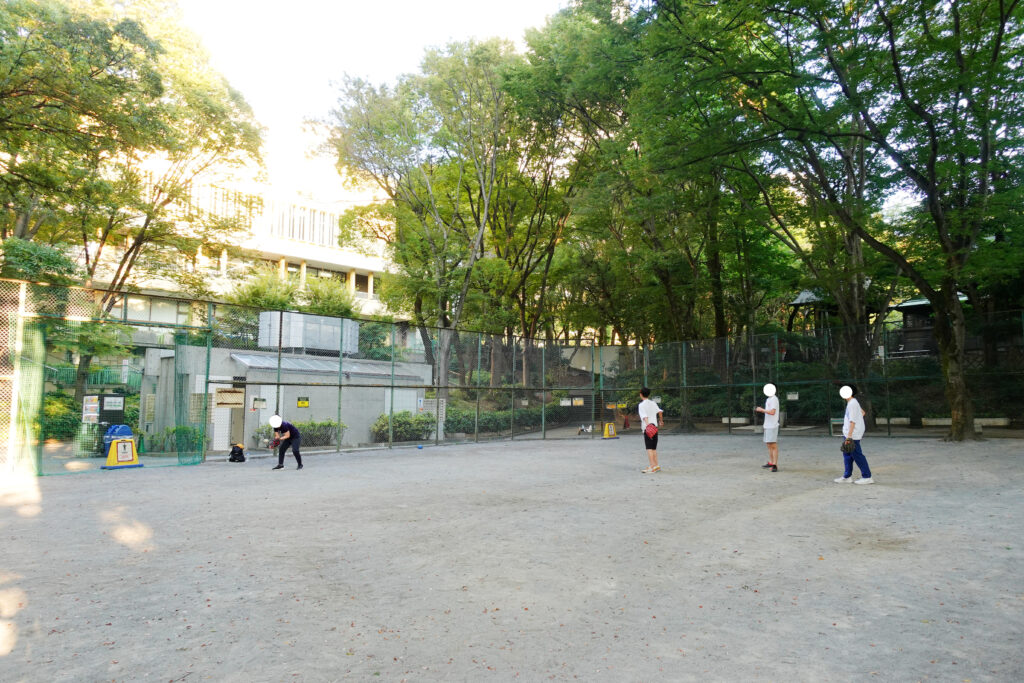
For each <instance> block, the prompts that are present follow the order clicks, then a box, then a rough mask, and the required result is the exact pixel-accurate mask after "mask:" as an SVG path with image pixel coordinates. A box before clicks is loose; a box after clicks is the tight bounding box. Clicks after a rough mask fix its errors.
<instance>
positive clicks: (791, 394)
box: [786, 391, 800, 401]
mask: <svg viewBox="0 0 1024 683" xmlns="http://www.w3.org/2000/svg"><path fill="white" fill-rule="evenodd" d="M786 400H787V401H799V400H800V392H799V391H787V392H786Z"/></svg>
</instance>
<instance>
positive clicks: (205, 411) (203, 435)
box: [186, 301, 280, 462]
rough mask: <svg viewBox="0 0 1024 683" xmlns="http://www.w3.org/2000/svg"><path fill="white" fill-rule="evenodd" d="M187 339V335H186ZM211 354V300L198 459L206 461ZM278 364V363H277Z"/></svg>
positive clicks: (207, 323) (207, 309)
mask: <svg viewBox="0 0 1024 683" xmlns="http://www.w3.org/2000/svg"><path fill="white" fill-rule="evenodd" d="M186 339H187V337H186ZM212 355H213V302H210V301H208V302H206V382H205V384H204V385H203V424H202V427H201V428H200V429H199V459H200V461H201V462H206V428H207V427H208V426H209V423H210V419H209V417H208V416H209V406H210V357H211V356H212ZM279 365H280V364H279Z"/></svg>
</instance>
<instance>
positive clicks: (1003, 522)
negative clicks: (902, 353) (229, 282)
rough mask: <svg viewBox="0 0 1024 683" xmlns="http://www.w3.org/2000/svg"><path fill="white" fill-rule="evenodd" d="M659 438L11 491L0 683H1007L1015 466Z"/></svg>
mask: <svg viewBox="0 0 1024 683" xmlns="http://www.w3.org/2000/svg"><path fill="white" fill-rule="evenodd" d="M780 447H781V448H780V450H781V458H780V471H779V472H778V473H775V474H772V473H769V472H767V471H766V470H763V469H761V468H760V465H761V464H762V463H763V462H764V461H765V448H764V445H763V444H762V443H761V441H760V437H759V436H755V435H750V436H731V437H729V436H722V435H679V434H665V435H663V437H662V440H661V449H660V455H661V463H662V467H663V470H664V471H663V472H662V473H660V474H656V475H642V474H640V472H639V470H640V468H641V467H642V466H643V464H644V460H643V452H642V443H641V438H640V437H639V436H637V435H631V436H628V437H627V436H623V438H621V439H618V440H608V441H602V440H580V441H573V440H566V441H532V440H531V441H514V442H500V443H489V444H480V445H459V446H445V447H428V448H425V449H423V450H417V449H395V450H393V451H387V450H380V451H366V452H360V453H343V454H335V455H319V456H317V455H310V456H307V458H305V461H306V467H305V469H303V470H302V471H296V470H295V469H294V462H293V461H291V459H290V458H289V460H288V465H287V469H285V470H282V471H277V472H274V471H271V470H270V467H271V465H272V464H273V463H272V461H271V460H269V459H265V458H263V459H250V461H249V462H246V463H244V464H234V463H227V462H216V463H207V464H205V465H200V466H196V467H180V468H142V469H135V470H124V471H115V472H109V471H108V472H94V473H89V474H83V475H79V476H59V477H44V478H26V479H15V478H11V477H8V481H7V482H5V483H4V484H3V490H2V492H0V680H3V681H5V682H11V681H46V682H50V681H76V682H77V681H150V680H152V681H187V682H188V683H194V682H195V681H201V680H214V681H336V680H354V681H403V680H406V681H479V680H494V681H510V680H517V679H518V680H524V681H540V680H574V679H579V680H585V681H681V680H682V681H685V680H701V681H704V680H723V681H748V680H765V681H789V680H798V681H851V680H856V681H860V680H879V681H919V680H920V681H932V680H934V681H965V680H970V681H975V682H976V681H1020V680H1024V649H1022V646H1021V643H1022V635H1024V524H1022V511H1024V485H1022V482H1024V477H1022V471H1024V443H1022V442H1021V441H1017V440H1009V439H999V440H989V441H982V442H976V443H969V444H961V445H954V444H948V443H942V442H940V441H937V440H931V439H884V438H871V437H870V436H869V437H868V438H867V439H865V441H864V450H865V453H866V454H867V456H868V459H869V461H870V463H871V465H872V468H873V469H874V474H875V479H876V481H877V482H878V483H877V484H875V485H873V486H854V485H849V484H842V485H840V484H834V483H833V482H832V479H833V478H834V477H836V476H838V475H839V474H841V466H842V459H841V456H840V453H839V440H838V439H829V438H826V437H803V438H788V439H787V438H786V436H785V435H783V437H782V441H781V442H780Z"/></svg>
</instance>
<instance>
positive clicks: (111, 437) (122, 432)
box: [102, 425, 132, 457]
mask: <svg viewBox="0 0 1024 683" xmlns="http://www.w3.org/2000/svg"><path fill="white" fill-rule="evenodd" d="M130 438H132V428H131V427H129V426H128V425H110V427H108V428H107V433H106V434H104V435H103V453H102V456H103V457H107V453H109V452H110V444H111V443H113V442H114V441H116V440H117V439H130Z"/></svg>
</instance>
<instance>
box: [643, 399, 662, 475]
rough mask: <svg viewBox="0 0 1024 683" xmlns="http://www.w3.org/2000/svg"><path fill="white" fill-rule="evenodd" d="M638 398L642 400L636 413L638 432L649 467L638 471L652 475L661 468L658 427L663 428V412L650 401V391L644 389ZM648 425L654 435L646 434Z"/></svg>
mask: <svg viewBox="0 0 1024 683" xmlns="http://www.w3.org/2000/svg"><path fill="white" fill-rule="evenodd" d="M640 397H641V398H643V400H642V401H640V407H639V408H638V409H637V412H639V413H640V431H641V432H643V435H644V447H645V448H646V449H647V460H648V461H649V462H650V465H649V466H648V467H647V469H645V470H640V471H641V472H643V473H644V474H653V473H655V472H660V471H661V467H659V466H658V431H657V429H658V427H664V426H665V420H664V418H663V417H662V415H663V412H664V411H662V409H661V408H659V407H658V404H657V403H655V402H654V401H652V400H651V390H650V389H648V388H647V387H644V388H643V389H641V390H640ZM648 425H654V430H653V431H654V434H653V435H650V434H648V429H647V426H648Z"/></svg>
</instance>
